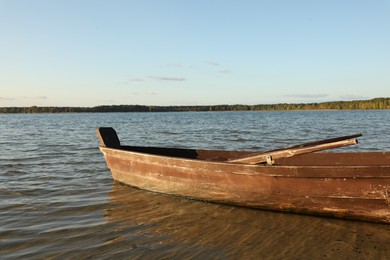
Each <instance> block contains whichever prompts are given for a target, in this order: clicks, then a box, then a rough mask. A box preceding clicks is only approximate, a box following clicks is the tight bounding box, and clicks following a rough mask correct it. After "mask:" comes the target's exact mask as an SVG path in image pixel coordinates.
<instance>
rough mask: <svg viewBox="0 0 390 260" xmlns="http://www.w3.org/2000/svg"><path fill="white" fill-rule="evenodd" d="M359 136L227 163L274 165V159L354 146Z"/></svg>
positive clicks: (275, 151) (307, 144)
mask: <svg viewBox="0 0 390 260" xmlns="http://www.w3.org/2000/svg"><path fill="white" fill-rule="evenodd" d="M359 136H362V134H354V135H348V136H341V137H336V138H331V139H325V140H321V141H315V142H309V143H303V144H299V145H294V146H291V147H286V148H281V149H277V150H271V151H267V152H264V153H254V154H250V155H246V156H244V157H241V158H235V159H231V160H228V161H227V162H232V163H245V164H259V163H265V162H266V163H268V164H271V165H272V164H273V160H274V159H280V158H288V157H292V156H296V155H301V154H307V153H313V152H318V151H322V150H327V149H333V148H339V147H344V146H349V145H354V144H357V143H358V140H357V139H352V138H355V137H359ZM348 139H351V140H348Z"/></svg>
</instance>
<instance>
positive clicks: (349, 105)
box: [0, 98, 390, 113]
mask: <svg viewBox="0 0 390 260" xmlns="http://www.w3.org/2000/svg"><path fill="white" fill-rule="evenodd" d="M371 109H390V98H373V99H369V100H354V101H331V102H321V103H280V104H259V105H240V104H237V105H210V106H207V105H201V106H149V105H102V106H95V107H55V106H48V107H45V106H42V107H40V106H30V107H0V113H97V112H205V111H290V110H371Z"/></svg>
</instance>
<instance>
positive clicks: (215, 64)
mask: <svg viewBox="0 0 390 260" xmlns="http://www.w3.org/2000/svg"><path fill="white" fill-rule="evenodd" d="M207 63H208V64H210V65H213V66H219V63H218V62H215V61H211V60H209V61H208V62H207Z"/></svg>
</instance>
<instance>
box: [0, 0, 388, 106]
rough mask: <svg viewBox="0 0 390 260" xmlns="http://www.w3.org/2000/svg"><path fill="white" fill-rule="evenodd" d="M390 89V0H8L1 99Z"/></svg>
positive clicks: (152, 101) (328, 96)
mask: <svg viewBox="0 0 390 260" xmlns="http://www.w3.org/2000/svg"><path fill="white" fill-rule="evenodd" d="M389 96H390V0H385V1H383V0H382V1H375V0H374V1H367V0H365V1H361V0H351V1H349V0H342V1H340V0H337V1H333V0H330V1H325V0H323V1H313V0H310V1H309V0H308V1H299V0H294V1H287V0H285V1H283V0H275V1H260V0H258V1H245V0H243V1H233V0H223V1H219V0H213V1H210V0H207V1H203V0H197V1H190V0H188V1H182V0H181V1H179V0H177V1H175V0H153V1H150V0H142V1H130V0H128V1H118V0H110V1H109V0H106V1H99V0H94V1H92V0H82V1H80V0H66V1H65V0H64V1H59V0H58V1H57V0H45V1H44V0H0V106H32V105H37V106H96V105H103V104H106V105H111V104H144V105H208V104H269V103H284V102H288V103H296V102H304V103H306V102H322V101H332V100H355V99H369V98H373V97H389Z"/></svg>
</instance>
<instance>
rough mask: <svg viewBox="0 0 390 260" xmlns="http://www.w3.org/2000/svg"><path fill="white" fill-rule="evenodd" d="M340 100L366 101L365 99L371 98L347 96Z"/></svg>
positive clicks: (342, 96)
mask: <svg viewBox="0 0 390 260" xmlns="http://www.w3.org/2000/svg"><path fill="white" fill-rule="evenodd" d="M340 99H342V100H364V99H369V98H368V97H365V96H358V95H353V94H347V95H341V96H340Z"/></svg>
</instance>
